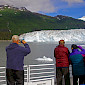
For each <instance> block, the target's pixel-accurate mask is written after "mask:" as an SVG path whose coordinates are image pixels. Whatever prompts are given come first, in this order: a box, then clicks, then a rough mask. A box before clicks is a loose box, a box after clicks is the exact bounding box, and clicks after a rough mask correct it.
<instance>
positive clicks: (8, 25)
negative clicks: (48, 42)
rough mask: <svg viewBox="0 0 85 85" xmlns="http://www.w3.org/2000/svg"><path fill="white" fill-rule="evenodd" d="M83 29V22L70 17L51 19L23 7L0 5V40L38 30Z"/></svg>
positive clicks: (58, 16)
mask: <svg viewBox="0 0 85 85" xmlns="http://www.w3.org/2000/svg"><path fill="white" fill-rule="evenodd" d="M83 28H85V22H84V21H82V20H78V19H74V18H72V17H68V16H62V15H57V16H55V17H51V16H47V15H43V14H39V13H34V12H31V11H29V10H27V9H26V8H25V7H21V8H17V7H13V6H9V5H0V39H10V38H11V35H13V34H18V35H19V34H23V33H28V32H33V31H39V30H62V29H63V30H68V29H83ZM8 35H9V36H8Z"/></svg>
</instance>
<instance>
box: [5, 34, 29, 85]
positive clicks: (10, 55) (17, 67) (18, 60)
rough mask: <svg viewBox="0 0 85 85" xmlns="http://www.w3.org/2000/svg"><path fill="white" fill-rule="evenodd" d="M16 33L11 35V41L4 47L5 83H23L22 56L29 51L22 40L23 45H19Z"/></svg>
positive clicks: (16, 84) (19, 84) (18, 84)
mask: <svg viewBox="0 0 85 85" xmlns="http://www.w3.org/2000/svg"><path fill="white" fill-rule="evenodd" d="M19 41H20V40H19V37H18V35H13V36H12V43H11V44H10V45H9V46H7V47H6V54H7V65H6V78H7V85H24V69H23V66H24V56H26V55H27V54H29V53H30V48H29V45H28V44H27V43H26V42H25V41H24V40H23V41H22V43H23V44H24V46H25V47H22V46H19V45H18V44H19Z"/></svg>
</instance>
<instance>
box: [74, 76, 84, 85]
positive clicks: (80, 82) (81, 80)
mask: <svg viewBox="0 0 85 85" xmlns="http://www.w3.org/2000/svg"><path fill="white" fill-rule="evenodd" d="M78 78H79V85H81V84H85V76H73V85H78Z"/></svg>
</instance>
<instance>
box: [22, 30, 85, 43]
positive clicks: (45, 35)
mask: <svg viewBox="0 0 85 85" xmlns="http://www.w3.org/2000/svg"><path fill="white" fill-rule="evenodd" d="M20 39H21V40H23V39H24V40H25V41H26V42H57V41H59V40H60V39H64V40H65V41H66V42H83V41H84V42H85V29H71V30H47V31H46V30H42V31H34V32H30V33H26V34H22V35H20Z"/></svg>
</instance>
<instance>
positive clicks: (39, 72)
mask: <svg viewBox="0 0 85 85" xmlns="http://www.w3.org/2000/svg"><path fill="white" fill-rule="evenodd" d="M5 70H6V67H0V85H6V71H5ZM1 74H2V75H1ZM54 77H55V75H54V64H39V65H25V66H24V81H25V82H26V85H28V83H29V82H38V81H44V80H49V79H52V78H54Z"/></svg>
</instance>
